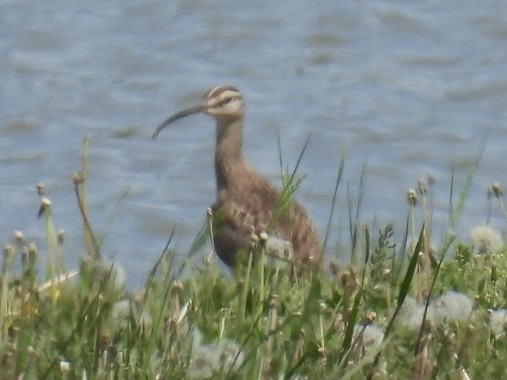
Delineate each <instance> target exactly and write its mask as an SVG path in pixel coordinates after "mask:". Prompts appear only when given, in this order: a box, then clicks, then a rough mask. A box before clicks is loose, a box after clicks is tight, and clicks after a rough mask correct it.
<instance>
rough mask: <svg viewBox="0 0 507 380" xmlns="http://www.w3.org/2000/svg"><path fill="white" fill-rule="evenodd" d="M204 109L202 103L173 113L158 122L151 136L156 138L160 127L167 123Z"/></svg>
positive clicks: (162, 127)
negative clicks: (161, 121)
mask: <svg viewBox="0 0 507 380" xmlns="http://www.w3.org/2000/svg"><path fill="white" fill-rule="evenodd" d="M204 110H205V107H204V106H203V105H202V104H199V105H198V106H194V107H191V108H187V109H186V110H183V111H180V112H178V113H175V114H174V115H172V116H171V117H170V118H169V119H167V120H166V121H164V122H163V123H162V124H160V125H159V126H158V127H157V129H155V132H153V136H152V138H153V139H154V138H156V137H157V136H158V134H159V133H160V131H162V129H164V128H165V127H167V126H168V125H169V124H171V123H174V122H175V121H176V120H179V119H182V118H184V117H185V116H188V115H193V114H195V113H199V112H204Z"/></svg>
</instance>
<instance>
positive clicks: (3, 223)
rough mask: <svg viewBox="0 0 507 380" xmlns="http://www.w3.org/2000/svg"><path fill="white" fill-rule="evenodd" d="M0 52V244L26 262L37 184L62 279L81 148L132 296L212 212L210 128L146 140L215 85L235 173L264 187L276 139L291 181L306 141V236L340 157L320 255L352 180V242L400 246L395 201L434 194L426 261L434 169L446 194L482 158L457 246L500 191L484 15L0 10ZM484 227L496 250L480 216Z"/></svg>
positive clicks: (186, 126) (502, 125)
mask: <svg viewBox="0 0 507 380" xmlns="http://www.w3.org/2000/svg"><path fill="white" fill-rule="evenodd" d="M0 36H1V37H0V115H1V119H0V231H1V235H0V238H1V240H2V241H3V242H5V243H7V242H9V241H10V240H11V238H12V231H13V230H15V229H19V230H22V231H23V232H24V234H25V236H26V238H27V240H30V241H35V242H37V243H38V244H39V245H40V246H41V248H44V246H45V242H44V234H43V223H42V220H40V219H37V218H36V213H37V210H38V207H39V200H38V198H37V196H36V193H35V184H36V183H37V182H38V181H43V182H44V183H45V184H46V187H47V189H48V197H49V198H50V199H51V200H52V202H53V209H54V217H55V222H56V224H57V227H58V228H64V229H65V233H66V243H65V252H66V255H67V260H68V263H69V266H73V265H75V264H76V263H77V261H78V258H79V256H80V255H82V254H83V252H82V244H81V239H82V226H81V222H80V219H79V215H78V210H77V206H76V202H75V199H74V193H73V188H72V181H71V176H72V173H73V172H74V171H76V170H78V169H79V168H80V160H81V157H80V156H81V151H82V150H81V145H82V140H83V138H84V136H85V135H88V136H89V137H90V140H91V146H90V180H89V189H88V191H89V206H90V214H91V219H92V223H93V225H94V226H95V227H96V229H97V230H98V232H100V231H101V230H102V229H103V228H105V227H106V226H107V225H108V224H109V223H110V221H111V220H112V225H111V226H110V228H109V229H108V230H107V234H106V235H105V236H106V237H105V240H104V242H103V250H104V252H105V253H106V254H107V255H108V256H110V257H112V258H114V259H116V260H117V261H119V262H120V263H121V264H123V265H124V266H125V268H126V270H127V273H128V274H129V276H130V278H131V279H132V280H131V281H132V282H133V284H140V283H142V280H143V279H144V277H145V275H146V273H147V271H148V270H149V268H150V266H151V265H152V264H153V263H154V261H155V259H156V257H157V256H158V255H159V254H160V251H161V250H162V248H163V246H164V244H165V241H166V238H167V237H168V235H169V232H170V231H171V230H172V228H175V229H176V233H175V241H174V244H175V247H176V248H177V249H178V250H180V251H182V252H186V251H187V250H188V248H189V246H190V242H191V240H192V238H193V237H194V236H195V234H196V233H197V231H198V230H199V228H200V227H201V225H202V223H203V221H204V215H205V210H206V208H207V206H208V205H209V204H210V203H212V202H213V200H214V197H215V188H214V185H215V183H214V178H213V169H212V156H213V148H214V123H213V121H212V120H211V119H208V118H207V117H206V116H194V117H192V118H188V119H185V120H181V121H180V122H179V123H178V124H177V125H175V126H174V127H173V128H172V129H170V130H166V131H164V133H163V134H162V135H160V137H159V138H158V139H157V140H156V141H152V140H151V134H152V132H153V129H154V128H155V127H156V125H157V124H158V123H159V122H160V121H162V120H164V119H165V118H166V117H167V116H169V115H170V114H172V113H174V112H176V111H178V110H180V109H182V108H185V107H188V106H190V105H193V104H195V103H196V102H198V101H199V99H200V97H201V95H202V93H203V92H204V91H205V90H207V89H208V88H210V87H212V86H215V85H217V84H222V83H228V84H233V85H235V86H237V87H238V88H240V89H241V90H242V92H243V93H244V96H245V99H246V101H247V104H248V109H247V112H248V113H247V119H246V123H247V125H246V127H245V150H246V155H247V157H248V158H249V160H250V161H251V162H252V164H253V165H254V166H255V167H256V168H258V169H259V171H261V172H262V173H264V174H265V175H266V176H267V177H268V178H269V179H271V180H272V181H274V182H275V183H278V184H279V183H280V168H279V160H278V157H279V152H278V147H277V134H279V135H280V136H281V141H282V156H283V160H284V165H286V166H287V167H289V168H292V167H294V165H295V163H296V160H297V157H298V155H299V152H300V150H301V148H302V146H303V144H304V141H305V140H306V138H307V136H308V135H309V134H310V133H311V141H310V145H309V146H308V149H307V151H306V153H305V156H304V159H303V162H302V164H301V167H300V173H302V174H303V173H304V174H306V175H307V176H306V179H305V180H304V182H303V184H302V186H301V188H300V189H299V190H298V193H297V198H298V199H299V200H300V201H301V203H303V204H304V205H305V206H306V207H307V208H308V210H309V211H310V213H311V214H312V216H313V217H314V219H315V221H316V224H317V226H318V229H319V230H320V231H321V233H322V235H323V234H324V231H325V227H326V222H327V218H328V214H329V209H330V201H331V197H332V191H333V187H334V181H335V177H336V172H337V169H338V163H339V160H340V157H341V155H342V154H343V153H344V151H345V150H346V167H345V172H344V178H343V182H342V184H341V186H340V188H339V197H338V200H337V214H336V218H335V220H334V222H333V228H332V235H331V240H330V249H329V251H330V252H334V248H333V247H335V246H336V245H337V244H338V245H339V246H342V245H345V246H346V244H347V243H348V237H347V236H348V235H347V234H348V232H347V231H348V229H347V220H348V215H347V202H348V201H347V187H349V188H350V192H351V194H352V198H353V199H356V198H357V195H358V193H359V191H358V187H359V182H360V177H361V172H362V170H363V168H365V178H366V189H365V194H364V198H363V203H362V214H361V220H362V222H364V224H368V225H372V223H373V221H375V223H377V225H384V224H385V223H388V222H394V223H395V225H396V229H397V231H399V232H400V233H401V231H402V230H403V227H404V222H405V215H406V212H407V203H406V192H407V189H408V188H410V187H414V186H415V185H416V182H417V180H418V179H419V178H421V177H426V176H427V175H428V174H430V173H431V174H432V175H434V176H435V177H436V179H437V182H436V184H435V187H434V189H432V191H433V193H434V199H435V215H434V219H435V227H434V231H435V243H436V244H438V240H439V237H440V235H441V234H442V233H443V232H444V231H445V228H446V227H445V225H446V222H447V212H448V198H449V189H450V181H451V171H452V168H454V175H455V181H456V186H457V190H459V189H460V187H461V186H462V185H463V183H464V181H465V179H466V176H467V174H468V173H469V171H470V168H471V165H472V164H473V162H474V160H475V159H476V157H477V155H478V152H479V150H480V147H481V141H482V140H483V139H486V145H485V148H484V152H483V155H482V159H481V161H480V166H479V168H478V171H477V173H476V174H475V176H474V181H473V184H472V187H471V190H470V194H469V199H468V202H467V203H466V208H465V210H464V214H463V220H462V224H461V225H460V228H459V230H458V232H459V234H460V236H461V237H462V238H463V239H468V230H469V228H471V227H473V226H475V225H477V224H482V223H484V222H485V221H486V217H487V206H488V203H487V197H486V190H487V188H488V186H489V185H490V184H491V183H492V182H493V181H498V182H500V183H501V184H504V185H505V184H507V170H506V164H505V161H503V158H504V156H505V142H506V141H507V123H506V121H507V44H506V43H505V41H506V37H507V3H505V2H502V1H486V2H474V1H464V2H463V1H459V2H458V1H447V2H438V1H427V2H394V1H393V2H390V1H341V2H334V3H333V2H325V1H316V2H305V1H293V2H276V3H268V2H250V3H248V4H242V3H238V2H234V1H229V0H223V1H210V2H198V1H182V2H165V1H155V0H152V1H143V2H134V1H109V2H99V1H90V2H84V3H83V2H79V1H61V0H60V1H58V0H48V1H45V2H32V1H6V0H4V1H1V2H0ZM125 191H128V194H127V196H126V197H125V198H124V200H123V201H122V202H121V203H120V205H119V206H118V208H117V206H116V205H117V202H118V200H119V199H120V198H121V197H122V194H123V193H124V192H125ZM419 211H420V210H419ZM491 223H492V225H493V226H495V227H497V228H499V229H501V230H502V231H505V221H504V220H503V219H502V218H501V217H500V215H499V213H498V212H494V214H493V219H492V222H491ZM208 249H209V248H208ZM330 254H331V253H330Z"/></svg>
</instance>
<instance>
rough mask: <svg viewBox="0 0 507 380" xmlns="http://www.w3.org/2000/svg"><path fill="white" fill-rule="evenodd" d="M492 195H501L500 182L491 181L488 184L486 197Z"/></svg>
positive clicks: (497, 196)
mask: <svg viewBox="0 0 507 380" xmlns="http://www.w3.org/2000/svg"><path fill="white" fill-rule="evenodd" d="M492 196H495V197H496V198H500V197H501V196H503V189H502V186H501V185H500V183H498V182H493V183H492V184H491V185H490V186H489V188H488V198H489V197H492Z"/></svg>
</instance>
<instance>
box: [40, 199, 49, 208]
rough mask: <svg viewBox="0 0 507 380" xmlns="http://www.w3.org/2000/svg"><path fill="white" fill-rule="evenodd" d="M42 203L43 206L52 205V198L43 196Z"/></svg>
mask: <svg viewBox="0 0 507 380" xmlns="http://www.w3.org/2000/svg"><path fill="white" fill-rule="evenodd" d="M40 205H41V207H48V206H51V200H50V199H49V198H46V197H42V198H41V200H40Z"/></svg>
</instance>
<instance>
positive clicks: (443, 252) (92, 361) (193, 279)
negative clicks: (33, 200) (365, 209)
mask: <svg viewBox="0 0 507 380" xmlns="http://www.w3.org/2000/svg"><path fill="white" fill-rule="evenodd" d="M86 151H87V142H85V154H84V157H83V168H82V170H81V171H80V172H79V173H77V174H76V175H75V176H74V185H75V190H76V199H77V202H78V206H79V210H80V213H81V217H82V220H83V228H84V233H83V236H84V243H83V245H84V251H85V252H87V254H86V255H85V257H83V259H82V264H81V266H80V268H79V270H76V271H69V270H68V269H67V268H66V266H65V260H64V259H65V255H64V245H63V239H62V237H61V236H60V235H61V234H60V233H59V232H58V231H56V230H55V228H54V224H53V219H52V213H51V210H52V207H54V206H53V205H52V204H51V202H50V201H49V199H48V198H47V197H46V194H44V189H43V188H42V187H40V188H39V195H40V201H41V210H40V215H41V216H42V217H43V218H44V229H45V232H46V237H47V239H46V242H47V243H46V246H45V247H37V246H35V244H33V243H31V242H28V241H25V239H24V237H23V235H22V233H19V232H18V233H16V234H15V236H14V238H13V240H12V242H10V243H8V244H7V245H6V246H5V247H4V250H3V254H4V257H3V264H2V273H1V281H0V334H1V336H0V358H1V359H0V360H1V363H2V374H3V375H2V376H3V377H2V378H5V379H20V378H22V379H42V378H48V379H74V378H79V379H186V378H189V379H190V378H194V379H200V378H213V379H271V378H276V379H315V378H321V379H337V378H340V379H364V378H368V379H430V378H432V379H433V378H437V379H467V378H472V379H475V378H505V377H506V375H507V369H506V367H505V357H507V338H506V333H507V312H506V311H505V310H504V309H503V308H505V307H506V305H505V304H506V299H507V257H506V255H507V249H506V248H505V246H504V245H503V243H502V242H501V238H499V237H498V236H497V235H495V233H494V231H493V230H492V229H491V228H490V227H484V228H483V229H482V230H481V231H477V235H478V237H477V239H476V242H475V245H474V246H473V245H470V244H467V243H465V242H464V240H462V241H460V240H459V239H458V238H457V237H456V236H455V235H454V234H453V233H452V231H453V229H454V228H455V227H456V225H457V224H458V223H459V215H460V213H461V210H462V209H463V205H464V203H465V200H466V194H467V192H468V188H469V186H470V185H469V184H470V180H471V177H472V175H473V170H475V169H474V168H473V169H472V170H471V173H470V176H469V180H467V181H466V182H465V185H464V188H463V189H462V190H461V191H460V195H458V197H457V199H454V194H455V193H456V192H455V191H454V189H453V185H451V191H450V196H449V203H450V209H452V210H454V211H453V212H452V213H451V214H450V218H449V220H450V223H451V224H452V227H453V229H449V232H448V233H447V234H446V235H444V238H443V239H442V242H441V243H440V245H439V246H438V247H433V246H432V233H431V232H432V230H431V224H432V204H433V201H432V186H434V181H433V179H429V180H427V181H424V182H419V186H418V188H417V190H411V191H409V193H408V212H407V219H406V223H405V225H406V229H405V231H403V232H402V234H401V235H402V236H404V238H403V241H402V242H401V243H399V242H396V241H394V238H393V236H395V234H394V232H395V231H394V227H393V226H391V225H387V226H385V227H383V228H381V229H378V230H374V231H370V228H369V227H366V226H364V225H362V224H361V223H360V220H359V219H360V218H359V204H357V205H356V206H355V207H352V206H351V205H349V215H350V233H351V241H352V243H353V244H352V248H351V253H350V255H351V257H352V256H353V257H354V260H353V261H351V263H350V265H349V266H348V267H346V268H341V267H339V265H338V264H337V263H336V262H334V261H332V260H331V261H330V262H328V263H326V267H325V269H324V270H322V271H321V272H316V273H305V274H303V275H301V276H299V277H295V276H294V273H295V272H294V271H293V270H292V268H291V265H289V266H287V265H286V266H285V267H284V266H279V267H277V266H276V265H260V264H259V263H266V262H267V260H265V255H266V252H265V245H264V244H263V241H262V240H260V241H259V242H257V244H256V246H255V247H253V248H252V249H254V250H255V252H256V255H257V256H260V257H261V259H260V260H259V261H257V260H256V262H255V263H254V262H253V261H252V260H251V259H250V260H247V263H246V264H245V265H244V266H240V267H238V268H236V269H235V270H234V273H233V275H232V276H224V274H223V272H222V270H221V268H220V266H219V265H218V263H217V261H216V257H215V256H213V255H211V256H204V257H202V260H198V255H202V250H201V249H200V247H202V245H203V242H205V241H206V238H207V235H208V234H207V231H208V229H207V228H206V227H205V228H204V229H203V230H202V231H201V232H200V233H199V234H198V236H197V237H196V240H195V242H194V244H193V245H192V247H191V249H190V252H189V256H188V257H189V259H188V260H186V261H185V262H184V263H183V265H182V266H178V267H177V266H176V264H175V263H176V262H179V261H178V260H175V257H176V256H177V255H178V253H177V252H174V251H173V250H172V249H171V239H169V242H168V244H167V247H166V249H165V250H164V252H162V253H161V255H160V259H159V260H158V261H157V262H156V263H154V264H153V268H152V270H151V272H150V274H149V275H148V278H147V279H146V283H145V286H144V287H143V289H141V290H139V291H137V292H131V291H129V290H128V289H126V287H125V283H124V274H122V270H121V268H120V267H119V266H118V265H117V264H115V263H111V262H109V261H107V259H105V258H104V257H103V256H102V255H101V252H100V245H101V239H100V238H97V234H96V232H95V231H94V230H93V228H92V226H91V225H90V223H89V219H88V210H87V205H86V181H87V166H88V164H87V160H86V156H87V154H86ZM342 172H343V160H342V163H341V164H340V169H339V171H338V176H337V182H336V189H335V194H336V191H337V189H338V185H339V183H340V179H341V176H342ZM293 180H296V181H297V178H295V177H294V173H292V175H290V177H289V178H288V183H286V184H285V186H286V187H287V188H288V189H289V190H288V193H289V195H290V194H292V192H293V190H294V189H293V187H292V185H291V183H292V181H293ZM362 188H363V185H361V189H362ZM348 191H349V192H350V189H348ZM360 192H361V193H362V190H360ZM502 197H503V194H502V191H501V187H500V186H499V185H498V184H494V186H493V187H492V190H491V193H490V198H489V199H490V205H491V207H490V210H489V212H490V213H491V212H494V209H495V205H498V209H499V210H500V212H501V213H502V214H503V215H505V211H504V206H503V200H502ZM495 202H496V203H495ZM451 206H452V207H451ZM416 207H421V208H422V213H420V214H421V215H422V219H421V220H418V219H417V218H416V213H415V209H416ZM332 210H334V199H333V204H332ZM331 218H332V212H331V217H330V219H331ZM329 224H331V223H329ZM488 234H490V235H488ZM491 237H493V238H491ZM495 239H496V240H495ZM478 252H480V253H478ZM41 255H47V257H48V260H46V262H47V268H46V270H45V271H44V270H42V268H41V267H40V263H39V257H40V256H41ZM250 258H251V256H250ZM201 261H202V262H201ZM17 262H19V263H20V264H19V265H18V263H17ZM183 273H184V275H183Z"/></svg>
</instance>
